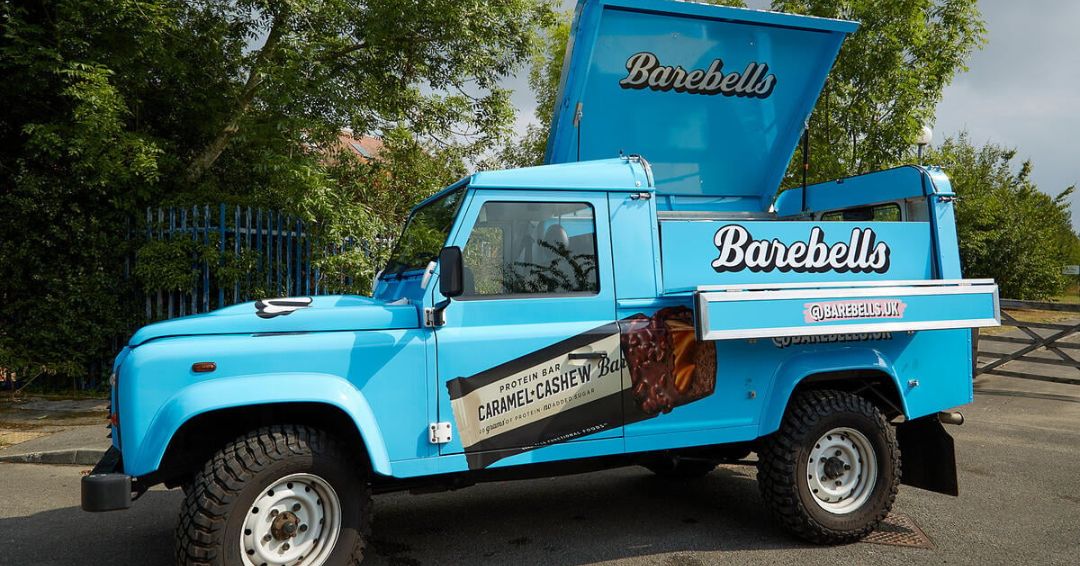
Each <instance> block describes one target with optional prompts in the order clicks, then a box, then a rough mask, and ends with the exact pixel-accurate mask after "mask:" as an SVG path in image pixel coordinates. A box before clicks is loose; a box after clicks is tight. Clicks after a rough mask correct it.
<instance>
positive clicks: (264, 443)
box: [176, 426, 371, 566]
mask: <svg viewBox="0 0 1080 566" xmlns="http://www.w3.org/2000/svg"><path fill="white" fill-rule="evenodd" d="M370 517H371V492H370V489H369V488H368V485H367V483H366V481H365V478H364V477H363V475H362V474H361V468H360V467H359V466H358V465H357V464H356V463H355V460H354V459H352V458H350V457H349V453H348V452H347V451H346V449H345V448H344V447H343V446H341V445H340V444H339V443H338V442H337V441H336V440H334V439H333V438H331V437H330V436H329V435H327V434H326V433H323V432H321V431H318V430H315V429H312V428H308V427H303V426H272V427H265V428H261V429H259V430H256V431H253V432H250V433H248V434H247V435H245V436H242V437H240V438H238V439H236V440H235V441H233V442H231V443H229V444H228V445H227V446H226V447H225V448H223V449H222V450H221V451H219V452H218V453H217V454H215V455H214V457H213V458H212V459H211V460H210V461H209V462H207V464H206V466H204V467H203V469H202V471H201V472H200V473H199V474H197V475H196V476H195V479H194V481H193V482H192V487H191V489H190V490H188V491H187V492H186V497H185V498H184V503H183V506H182V508H181V512H180V522H179V525H178V526H177V531H176V542H177V544H176V562H177V564H178V565H181V566H188V565H199V566H283V565H286V564H288V565H293V564H303V565H304V566H321V565H327V566H330V565H333V566H344V565H355V564H359V563H360V561H361V560H362V559H363V551H364V544H365V540H366V537H367V534H368V532H369V526H370V524H371V519H370Z"/></svg>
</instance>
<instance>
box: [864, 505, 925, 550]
mask: <svg viewBox="0 0 1080 566" xmlns="http://www.w3.org/2000/svg"><path fill="white" fill-rule="evenodd" d="M862 542H868V543H870V544H888V545H891V546H905V547H908V548H928V549H931V550H932V549H933V548H934V543H933V541H931V540H930V537H928V536H926V533H924V532H923V530H922V529H921V528H919V525H917V524H915V520H914V519H912V518H911V517H908V516H907V515H904V514H901V513H889V516H887V517H885V520H884V521H882V522H881V524H880V525H878V528H877V529H874V532H872V533H870V534H868V535H866V538H864V539H862Z"/></svg>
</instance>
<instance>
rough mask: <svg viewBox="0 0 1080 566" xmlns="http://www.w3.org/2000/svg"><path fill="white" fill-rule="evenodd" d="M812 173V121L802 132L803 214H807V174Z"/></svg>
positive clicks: (808, 122)
mask: <svg viewBox="0 0 1080 566" xmlns="http://www.w3.org/2000/svg"><path fill="white" fill-rule="evenodd" d="M808 171H810V120H807V121H806V124H805V125H804V126H803V132H802V213H803V214H806V173H807V172H808Z"/></svg>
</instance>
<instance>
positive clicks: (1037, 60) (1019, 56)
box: [507, 0, 1080, 226]
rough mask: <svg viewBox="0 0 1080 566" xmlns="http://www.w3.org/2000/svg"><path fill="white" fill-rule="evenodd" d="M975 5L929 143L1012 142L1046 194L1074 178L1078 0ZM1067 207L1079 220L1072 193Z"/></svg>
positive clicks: (1079, 142) (517, 93)
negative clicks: (975, 24) (983, 31)
mask: <svg viewBox="0 0 1080 566" xmlns="http://www.w3.org/2000/svg"><path fill="white" fill-rule="evenodd" d="M564 3H565V4H566V5H567V6H568V7H572V6H573V5H574V3H575V2H574V1H573V0H564ZM747 4H748V5H749V6H750V7H752V8H766V7H768V4H769V2H768V0H750V1H748V2H747ZM979 8H980V9H981V10H982V13H983V17H984V19H985V20H986V27H987V39H988V42H987V44H986V46H985V47H984V48H983V49H982V50H981V51H978V52H976V53H975V54H974V55H973V56H972V57H971V61H970V62H969V67H970V70H969V71H968V72H966V73H964V74H961V75H959V76H957V77H956V78H955V79H954V80H953V82H952V84H951V85H949V87H947V88H946V89H945V96H944V99H943V100H942V102H941V104H940V105H939V106H938V111H937V124H936V125H935V126H934V141H935V142H940V141H941V140H943V139H944V138H945V137H947V136H954V135H956V133H957V132H959V131H961V130H965V129H966V130H967V131H968V132H969V133H970V135H971V139H972V141H973V142H975V143H976V144H981V143H983V142H986V141H993V142H995V143H999V144H1001V145H1004V146H1007V147H1015V148H1017V149H1018V150H1019V155H1018V157H1019V159H1018V160H1017V161H1020V160H1022V159H1025V158H1030V159H1031V160H1032V162H1033V163H1034V170H1033V172H1032V177H1033V179H1034V181H1035V183H1036V184H1037V185H1038V186H1039V188H1040V189H1042V190H1043V191H1045V192H1047V193H1050V194H1057V193H1058V192H1060V191H1061V190H1063V189H1065V187H1068V186H1069V185H1073V184H1080V34H1078V30H1080V0H1023V1H1021V0H980V2H979ZM527 75H528V73H527V72H522V73H521V74H520V76H518V77H515V78H514V79H512V80H510V81H508V84H507V86H508V87H510V88H513V89H514V97H513V101H514V104H515V106H516V107H517V108H518V109H519V111H520V112H519V115H518V122H519V126H522V127H523V126H524V125H525V124H528V123H529V122H531V121H533V117H532V116H533V109H534V108H535V104H536V103H535V101H534V99H533V97H532V94H531V93H530V91H529V87H528V80H527ZM1072 210H1073V218H1074V226H1075V225H1080V197H1077V195H1073V197H1072Z"/></svg>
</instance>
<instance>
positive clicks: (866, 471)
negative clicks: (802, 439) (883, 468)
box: [806, 427, 878, 515]
mask: <svg viewBox="0 0 1080 566" xmlns="http://www.w3.org/2000/svg"><path fill="white" fill-rule="evenodd" d="M877 469H878V468H877V456H876V455H875V453H874V448H873V445H872V444H871V443H870V439H869V438H867V437H866V435H864V434H863V433H861V432H859V431H857V430H855V429H853V428H848V427H838V428H834V429H832V430H830V431H828V432H826V433H825V434H824V435H822V436H821V438H819V439H818V440H817V442H815V443H814V445H813V447H812V448H811V450H810V456H809V460H808V462H807V466H806V478H807V479H806V483H807V487H808V488H809V490H810V493H811V495H812V496H813V498H814V502H815V503H817V504H818V506H819V507H821V508H822V509H824V510H826V511H828V512H830V513H835V514H838V515H843V514H847V513H851V512H854V511H855V510H857V509H859V508H860V507H862V505H863V504H864V503H866V501H867V500H868V499H869V498H870V495H871V493H873V490H874V485H875V484H876V483H877Z"/></svg>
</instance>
